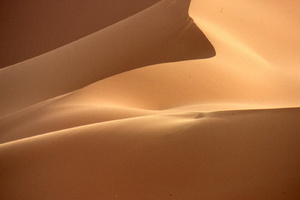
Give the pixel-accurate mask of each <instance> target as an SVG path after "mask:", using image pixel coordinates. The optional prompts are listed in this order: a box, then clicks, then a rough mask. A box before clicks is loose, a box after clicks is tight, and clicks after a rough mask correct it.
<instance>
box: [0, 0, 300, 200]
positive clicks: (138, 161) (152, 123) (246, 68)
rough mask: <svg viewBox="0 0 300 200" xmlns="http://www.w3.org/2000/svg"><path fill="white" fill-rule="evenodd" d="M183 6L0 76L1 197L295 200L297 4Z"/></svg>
mask: <svg viewBox="0 0 300 200" xmlns="http://www.w3.org/2000/svg"><path fill="white" fill-rule="evenodd" d="M189 3H190V2H189V1H187V0H177V1H176V0H163V1H161V2H160V3H158V4H156V5H154V6H152V7H150V8H148V9H146V10H143V11H141V12H139V13H137V14H136V15H134V16H132V17H130V18H128V19H125V20H123V21H120V22H119V23H117V24H114V25H112V26H109V27H107V28H105V29H102V30H100V31H99V32H96V33H94V34H92V35H90V36H88V37H85V38H83V39H81V40H78V41H76V42H74V43H71V44H69V45H66V46H64V47H61V48H59V49H56V50H54V51H51V52H49V53H47V54H44V55H41V56H38V57H36V58H33V59H30V60H28V61H25V62H23V63H19V64H17V65H13V66H10V67H8V68H5V69H3V70H1V71H0V95H1V98H0V106H1V107H0V143H1V144H0V180H4V181H0V199H39V198H41V196H42V197H43V199H99V198H100V199H168V198H170V199H195V200H196V199H206V200H215V199H220V200H221V199H222V200H223V199H249V200H250V199H251V200H252V199H278V200H279V199H280V200H281V199H289V200H290V199H295V200H298V199H299V198H300V193H299V191H300V184H299V183H300V182H299V180H300V173H299V166H300V157H299V155H300V147H299V143H300V136H299V131H300V129H299V119H300V108H299V107H300V103H299V102H300V101H299V100H300V73H299V72H300V71H299V69H300V68H299V55H298V52H299V46H300V45H299V44H300V43H299V38H298V35H299V34H298V32H299V30H300V29H298V28H299V20H297V19H299V17H300V16H299V13H300V12H298V11H297V9H298V8H299V3H298V1H290V2H289V3H286V2H283V1H279V0H275V1H270V0H267V1H264V2H260V1H258V0H257V1H256V0H255V1H251V2H250V1H249V2H248V1H243V2H242V1H238V0H232V1H230V2H225V1H221V0H211V1H200V0H193V1H192V2H191V6H190V8H189V9H188V7H189ZM188 13H189V14H190V17H191V18H192V19H191V18H190V17H189V15H188ZM194 22H195V23H196V24H195V23H194ZM200 29H201V30H200ZM202 31H203V33H205V35H206V36H207V38H206V36H205V35H204V34H203V33H202ZM212 44H213V46H212ZM203 58H205V59H203ZM177 61H180V62H177ZM165 62H169V63H165ZM270 108H271V109H270Z"/></svg>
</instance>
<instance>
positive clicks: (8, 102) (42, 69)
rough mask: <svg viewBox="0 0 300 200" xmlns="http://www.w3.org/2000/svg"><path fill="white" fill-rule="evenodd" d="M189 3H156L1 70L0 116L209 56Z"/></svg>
mask: <svg viewBox="0 0 300 200" xmlns="http://www.w3.org/2000/svg"><path fill="white" fill-rule="evenodd" d="M189 3H190V2H189V1H188V0H182V1H178V2H176V1H171V0H164V1H161V2H159V3H158V4H156V5H154V6H152V7H150V8H148V9H146V10H144V11H142V12H140V13H138V14H136V15H134V16H132V17H130V18H128V19H126V20H124V21H121V22H120V23H117V24H114V25H113V26H110V27H108V28H106V29H103V30H101V31H99V32H96V33H94V34H92V35H90V36H88V37H85V38H83V39H81V40H78V41H76V42H73V43H71V44H69V45H66V46H64V47H62V48H59V49H57V50H54V51H51V52H49V53H47V54H44V55H41V56H38V57H36V58H33V59H30V60H27V61H25V62H22V63H19V64H16V65H13V66H10V67H8V68H5V69H2V70H1V71H0V95H1V97H2V98H1V100H0V105H1V109H0V110H1V115H0V116H3V115H6V114H9V113H12V112H15V111H17V110H20V109H22V108H25V107H26V106H29V105H32V104H35V103H38V102H40V101H43V100H46V99H48V98H52V97H55V96H58V95H61V94H64V93H67V92H71V91H73V90H76V89H79V88H81V87H83V86H85V85H87V84H90V83H93V82H95V81H97V80H100V79H103V78H106V77H108V76H111V75H114V74H118V73H120V72H124V71H127V70H130V69H135V68H138V67H142V66H146V65H149V64H155V63H161V62H167V61H178V60H184V59H191V58H193V59H195V58H204V57H210V56H213V55H215V51H214V48H213V47H212V45H211V44H210V42H209V41H208V40H207V39H206V37H205V36H204V34H203V33H202V32H201V31H200V30H199V29H198V28H197V27H196V26H195V25H194V24H193V22H192V20H191V19H190V18H189V16H188V7H189ZM45 88H47V90H45ZM19 99H22V101H20V100H19Z"/></svg>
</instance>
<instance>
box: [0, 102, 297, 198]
mask: <svg viewBox="0 0 300 200" xmlns="http://www.w3.org/2000/svg"><path fill="white" fill-rule="evenodd" d="M299 113H300V112H299V108H290V109H272V110H253V111H245V110H240V111H224V112H211V113H201V112H195V111H192V112H190V111H183V112H181V113H178V114H172V113H170V114H164V115H154V116H147V117H138V118H132V119H125V120H116V121H113V122H106V123H100V124H94V125H88V126H82V127H78V128H73V129H68V130H64V131H59V132H54V133H49V134H46V135H41V136H37V137H31V138H28V139H24V140H19V141H15V142H10V143H6V144H2V145H0V163H1V164H0V171H1V172H2V173H1V180H2V181H1V182H0V186H1V187H0V194H1V197H3V198H4V199H19V198H20V197H22V198H23V199H34V198H38V197H41V196H43V198H44V199H57V198H64V199H86V198H88V199H99V198H105V199H113V198H116V197H118V198H121V199H126V198H130V199H141V198H153V199H166V198H170V196H171V197H172V198H173V199H183V198H189V199H199V198H204V199H224V198H228V199H250V198H254V199H268V198H271V199H297V197H299V195H300V194H299V189H300V188H299V184H298V182H297V180H299V178H300V177H299V173H298V167H299V164H300V163H299V160H300V158H299V155H300V149H299V142H300V141H299V137H298V124H297V122H298V119H299V117H300V116H299Z"/></svg>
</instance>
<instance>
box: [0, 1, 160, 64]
mask: <svg viewBox="0 0 300 200" xmlns="http://www.w3.org/2000/svg"><path fill="white" fill-rule="evenodd" d="M159 1H160V0H143V1H141V0H126V1H123V0H109V1H103V0H91V1H73V0H60V1H44V0H35V1H1V3H0V30H1V31H0V43H1V48H0V68H2V67H6V66H9V65H12V64H15V63H18V62H21V61H24V60H27V59H29V58H32V57H35V56H38V55H40V54H42V53H46V52H48V51H50V50H53V49H55V48H58V47H61V46H63V45H66V44H68V43H70V42H73V41H75V40H78V39H80V38H82V37H84V36H86V35H88V34H91V33H94V32H96V31H99V30H100V29H103V28H105V27H107V26H110V25H112V24H114V23H116V22H118V21H120V20H123V19H125V18H126V17H129V16H131V15H134V14H136V13H138V12H140V11H142V10H144V9H146V8H148V7H149V6H151V5H153V4H155V3H157V2H159Z"/></svg>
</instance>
